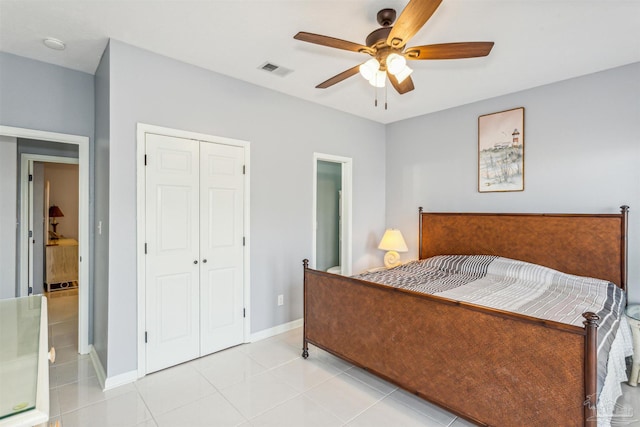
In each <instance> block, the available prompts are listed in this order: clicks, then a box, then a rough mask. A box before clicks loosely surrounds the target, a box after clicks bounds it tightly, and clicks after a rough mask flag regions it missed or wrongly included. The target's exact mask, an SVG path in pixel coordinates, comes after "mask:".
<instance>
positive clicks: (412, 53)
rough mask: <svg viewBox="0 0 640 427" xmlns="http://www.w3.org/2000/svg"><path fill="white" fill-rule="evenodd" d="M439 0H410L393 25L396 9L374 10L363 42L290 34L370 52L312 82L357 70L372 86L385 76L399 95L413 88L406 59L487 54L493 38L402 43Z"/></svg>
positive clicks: (330, 83) (330, 81)
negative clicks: (371, 26) (371, 28)
mask: <svg viewBox="0 0 640 427" xmlns="http://www.w3.org/2000/svg"><path fill="white" fill-rule="evenodd" d="M441 2H442V0H411V1H410V2H409V4H407V6H406V7H405V8H404V10H403V11H402V13H401V14H400V17H399V18H398V20H397V21H396V23H395V24H394V25H392V24H393V21H394V20H395V18H396V11H395V10H393V9H382V10H381V11H380V12H378V15H377V19H378V23H379V24H380V25H382V28H378V29H377V30H375V31H373V32H372V33H371V34H369V35H368V36H367V39H366V46H365V45H361V44H358V43H353V42H350V41H346V40H341V39H336V38H334V37H328V36H322V35H320V34H312V33H306V32H299V33H298V34H296V35H295V36H294V37H293V38H294V39H296V40H301V41H305V42H308V43H315V44H319V45H322V46H328V47H333V48H336V49H343V50H348V51H352V52H359V53H366V54H367V55H370V56H372V58H371V59H369V60H368V61H366V62H364V63H363V64H360V65H356V66H355V67H352V68H349V69H348V70H346V71H343V72H341V73H340V74H337V75H335V76H333V77H331V78H330V79H328V80H326V81H324V82H322V83H320V84H319V85H317V86H316V88H318V89H326V88H328V87H330V86H333V85H334V84H336V83H339V82H341V81H343V80H345V79H347V78H349V77H351V76H353V75H356V74H358V72H360V74H361V75H362V76H363V77H364V78H365V79H367V80H368V81H369V83H371V84H372V85H373V86H376V87H384V85H385V80H386V78H387V77H388V78H389V81H390V82H391V85H392V86H393V87H394V88H395V89H396V90H397V91H398V93H400V94H401V95H402V94H404V93H407V92H410V91H412V90H413V89H414V86H413V80H412V79H411V76H410V74H411V72H412V71H413V70H411V68H409V67H408V66H407V65H406V60H407V59H408V60H423V59H460V58H476V57H481V56H487V55H488V54H489V52H491V49H492V48H493V42H460V43H443V44H431V45H425V46H414V47H405V46H406V44H407V42H408V41H409V40H410V39H411V37H413V36H414V35H415V34H416V33H417V32H418V31H419V30H420V28H422V26H423V25H424V24H425V23H426V22H427V21H428V20H429V18H431V15H433V14H434V12H435V11H436V9H437V8H438V6H440V3H441Z"/></svg>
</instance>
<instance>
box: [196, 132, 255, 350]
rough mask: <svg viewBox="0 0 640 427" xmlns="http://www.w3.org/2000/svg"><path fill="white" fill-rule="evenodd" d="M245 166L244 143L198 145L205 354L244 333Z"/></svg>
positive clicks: (234, 341) (230, 343) (236, 341)
mask: <svg viewBox="0 0 640 427" xmlns="http://www.w3.org/2000/svg"><path fill="white" fill-rule="evenodd" d="M243 166H244V149H243V148H242V147H235V146H228V145H222V144H209V143H202V144H201V145H200V257H201V258H202V263H201V276H200V277H201V283H200V290H201V295H202V298H201V305H200V312H201V331H202V333H201V348H202V354H203V355H204V354H209V353H212V352H215V351H219V350H222V349H224V348H228V347H231V346H234V345H237V344H240V343H242V342H243V338H244V335H243V333H244V331H243V327H244V325H243V323H244V322H243V308H244V289H243V284H244V255H243V230H244V223H243V219H244V212H243V206H244V174H243ZM205 260H206V262H205Z"/></svg>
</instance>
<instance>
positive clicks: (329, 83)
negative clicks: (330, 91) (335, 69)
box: [316, 64, 360, 89]
mask: <svg viewBox="0 0 640 427" xmlns="http://www.w3.org/2000/svg"><path fill="white" fill-rule="evenodd" d="M359 68H360V64H358V65H356V66H355V67H353V68H349V69H348V70H346V71H343V72H341V73H340V74H336V75H335V76H333V77H331V78H330V79H329V80H325V81H324V82H322V83H320V84H319V85H318V86H316V88H317V89H326V88H328V87H329V86H333V85H334V84H336V83H340V82H341V81H343V80H344V79H348V78H349V77H351V76H353V75H356V74H358V71H360V70H359Z"/></svg>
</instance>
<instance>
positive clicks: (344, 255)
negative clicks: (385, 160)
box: [311, 153, 353, 276]
mask: <svg viewBox="0 0 640 427" xmlns="http://www.w3.org/2000/svg"><path fill="white" fill-rule="evenodd" d="M318 161H324V162H331V163H340V164H341V165H342V170H341V172H342V173H341V175H342V212H341V217H342V226H341V227H342V230H341V231H342V243H341V247H340V268H341V272H340V273H341V274H342V275H343V276H351V274H352V273H351V270H352V250H353V236H352V230H353V224H352V222H353V198H352V195H353V179H352V177H353V159H352V158H350V157H342V156H335V155H333V154H323V153H313V207H312V222H311V225H312V233H311V235H312V238H311V245H312V246H311V268H315V267H316V261H317V260H316V256H317V249H316V245H317V231H318V211H317V209H318Z"/></svg>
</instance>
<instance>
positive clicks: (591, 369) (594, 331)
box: [582, 312, 606, 427]
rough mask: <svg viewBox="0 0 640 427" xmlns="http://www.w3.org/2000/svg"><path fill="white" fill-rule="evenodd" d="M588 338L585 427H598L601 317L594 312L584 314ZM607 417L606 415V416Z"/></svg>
mask: <svg viewBox="0 0 640 427" xmlns="http://www.w3.org/2000/svg"><path fill="white" fill-rule="evenodd" d="M582 316H583V317H584V318H585V319H586V320H585V321H584V322H582V323H583V324H584V327H585V330H586V332H587V336H586V337H585V348H584V350H585V351H584V391H585V401H584V425H585V427H596V426H597V424H598V411H597V404H598V396H597V394H598V320H600V317H599V316H598V315H597V314H595V313H592V312H587V313H583V314H582ZM605 415H606V414H605Z"/></svg>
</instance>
